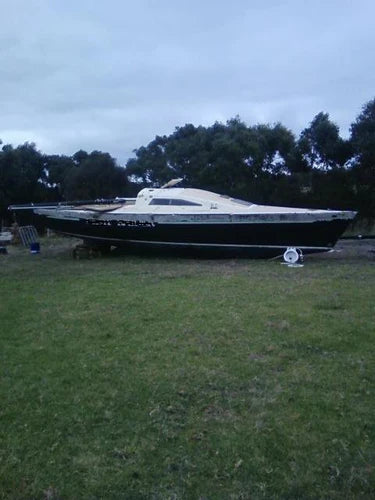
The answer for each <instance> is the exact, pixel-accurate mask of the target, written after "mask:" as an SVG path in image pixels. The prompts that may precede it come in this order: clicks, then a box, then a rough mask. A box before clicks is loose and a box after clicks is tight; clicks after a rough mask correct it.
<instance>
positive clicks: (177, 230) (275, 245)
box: [41, 216, 349, 257]
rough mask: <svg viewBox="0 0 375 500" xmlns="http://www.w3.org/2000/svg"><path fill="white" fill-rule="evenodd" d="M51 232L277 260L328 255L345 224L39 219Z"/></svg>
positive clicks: (108, 241)
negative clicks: (289, 251) (291, 254)
mask: <svg viewBox="0 0 375 500" xmlns="http://www.w3.org/2000/svg"><path fill="white" fill-rule="evenodd" d="M41 217H43V219H44V222H45V224H46V226H47V227H49V228H51V229H52V230H54V231H56V232H59V233H63V234H67V235H70V236H74V237H77V238H81V239H83V240H85V241H87V242H91V243H96V244H99V245H111V246H117V247H121V246H129V245H132V246H137V247H144V246H147V247H153V248H166V249H168V248H169V249H176V248H177V249H195V250H198V249H200V250H204V251H205V252H213V253H220V254H224V253H228V254H233V253H238V254H246V255H249V256H256V257H262V256H264V257H271V256H274V255H280V254H282V253H283V252H284V250H285V249H286V248H287V247H297V248H300V249H301V250H302V251H303V253H312V252H324V251H328V250H329V249H331V248H332V247H333V246H334V245H335V243H336V241H337V239H338V238H339V237H340V235H341V234H342V233H343V232H344V230H345V228H346V227H347V225H348V223H349V221H348V220H345V219H335V220H330V221H317V222H296V223H290V222H284V223H282V222H278V223H238V224H235V223H234V224H233V223H210V222H201V223H173V224H172V223H165V224H163V223H147V222H135V223H134V222H130V223H129V222H127V223H124V224H122V223H121V221H115V220H107V221H104V220H101V219H99V220H95V219H88V220H87V219H79V220H78V219H77V220H70V219H58V218H49V217H44V216H41Z"/></svg>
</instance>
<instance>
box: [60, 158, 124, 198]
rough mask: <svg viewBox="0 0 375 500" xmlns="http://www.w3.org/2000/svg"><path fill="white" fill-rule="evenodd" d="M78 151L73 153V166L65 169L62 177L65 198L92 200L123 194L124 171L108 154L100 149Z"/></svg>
mask: <svg viewBox="0 0 375 500" xmlns="http://www.w3.org/2000/svg"><path fill="white" fill-rule="evenodd" d="M78 153H79V158H80V159H79V160H77V154H78ZM78 153H76V155H73V160H75V162H76V164H75V166H73V167H72V168H71V169H69V170H68V171H67V174H66V176H65V179H64V196H65V198H66V199H69V200H78V199H81V200H93V199H97V198H112V197H115V196H124V194H125V192H126V188H127V177H126V172H125V169H124V168H122V167H119V166H117V165H116V161H115V160H114V158H112V157H111V155H110V154H108V153H102V152H101V151H93V152H92V153H90V154H88V153H86V154H82V153H83V152H82V151H80V152H78Z"/></svg>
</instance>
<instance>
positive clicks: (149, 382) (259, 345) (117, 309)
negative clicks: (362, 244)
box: [0, 239, 375, 499]
mask: <svg viewBox="0 0 375 500" xmlns="http://www.w3.org/2000/svg"><path fill="white" fill-rule="evenodd" d="M70 244H71V243H70V241H69V240H59V239H56V240H53V239H51V240H44V241H42V253H41V255H38V256H31V255H29V254H28V253H27V252H26V250H23V249H20V248H11V252H10V254H9V255H8V256H0V259H1V260H0V280H1V281H0V283H1V290H0V300H1V302H0V308H1V313H0V314H1V315H0V321H1V323H0V329H1V333H0V342H1V345H0V376H1V385H0V391H1V393H0V396H1V400H0V404H1V406H0V498H6V499H8V498H9V499H33V498H36V499H57V498H60V499H78V498H79V499H80V498H92V499H96V498H108V499H112V498H114V499H116V498H124V499H133V498H134V499H143V498H144V499H149V498H150V499H166V498H170V499H185V498H186V499H190V498H191V499H216V498H219V499H258V498H267V499H269V498H277V499H279V498H283V499H284V498H285V499H293V498H296V499H297V498H311V499H312V498H314V499H316V498H327V499H328V498H329V499H331V498H334V499H335V498H337V499H342V498H353V499H356V498H374V496H375V469H374V467H375V448H374V443H375V418H374V416H375V392H374V391H375V386H374V381H375V362H374V361H375V360H374V358H375V354H374V337H375V327H374V318H375V301H374V298H375V267H374V263H373V262H372V261H371V259H363V258H361V259H359V258H354V257H351V258H349V259H344V258H340V259H335V258H333V259H332V258H331V259H328V258H327V257H314V258H311V259H310V260H308V261H307V264H306V265H305V267H303V268H288V267H287V266H282V265H280V263H279V262H267V261H254V260H227V261H226V260H218V261H213V260H212V261H211V260H197V259H195V260H194V259H178V258H176V259H173V258H160V257H153V258H151V257H137V256H134V255H133V256H126V255H122V256H110V257H107V258H103V259H94V260H81V261H74V260H73V259H72V258H71V257H70V254H69V251H68V246H69V245H70Z"/></svg>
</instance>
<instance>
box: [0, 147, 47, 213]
mask: <svg viewBox="0 0 375 500" xmlns="http://www.w3.org/2000/svg"><path fill="white" fill-rule="evenodd" d="M45 177H46V172H45V169H44V161H43V155H42V154H41V153H40V151H38V150H37V149H36V146H35V144H33V143H27V142H26V143H25V144H23V145H21V146H18V147H17V148H13V147H12V146H11V145H9V144H7V145H5V146H3V148H2V151H1V152H0V211H1V215H2V216H3V217H5V216H6V215H7V207H8V205H9V204H11V203H27V202H38V201H41V200H43V199H44V197H45V195H46V191H47V188H46V186H45Z"/></svg>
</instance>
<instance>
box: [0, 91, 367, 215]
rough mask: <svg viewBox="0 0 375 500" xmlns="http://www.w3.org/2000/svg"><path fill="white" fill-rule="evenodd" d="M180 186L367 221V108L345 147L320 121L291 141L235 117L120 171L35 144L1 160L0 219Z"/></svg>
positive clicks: (161, 141)
mask: <svg viewBox="0 0 375 500" xmlns="http://www.w3.org/2000/svg"><path fill="white" fill-rule="evenodd" d="M176 177H182V178H183V179H184V185H185V186H191V187H196V188H202V189H208V190H212V191H216V192H219V193H225V194H228V195H231V196H235V197H238V198H243V199H246V200H250V201H253V202H255V203H267V204H274V205H276V204H282V205H290V206H309V207H322V208H325V207H329V208H342V209H346V208H350V209H356V210H359V212H360V215H361V217H362V218H374V217H375V99H373V100H371V101H369V102H367V103H366V104H365V105H364V106H363V108H362V111H361V113H360V114H359V115H358V116H357V118H356V119H355V121H354V122H353V123H352V125H351V127H350V135H349V137H348V138H347V139H343V138H342V137H341V136H340V131H339V128H338V126H337V125H336V124H335V123H333V122H332V121H331V120H330V118H329V115H328V113H324V112H321V113H319V114H317V115H316V116H315V117H314V118H313V120H312V122H311V123H310V124H309V125H308V127H306V128H305V129H304V130H303V131H302V132H301V134H300V135H299V137H296V136H295V135H294V134H293V133H292V132H291V131H290V130H289V129H288V128H286V127H285V126H284V125H282V124H281V123H277V124H274V125H270V124H257V125H251V126H249V125H247V124H245V123H244V122H243V121H242V120H241V119H240V118H239V117H235V118H232V119H230V120H229V121H227V123H226V124H223V123H214V124H213V125H212V126H210V127H203V126H194V125H191V124H187V125H184V126H183V127H177V128H176V129H175V131H174V132H173V133H172V134H171V135H169V136H156V137H155V139H154V140H153V141H151V142H150V143H149V144H148V145H147V146H142V147H140V148H138V149H136V150H135V151H134V157H133V158H131V159H129V160H128V161H127V163H126V165H124V166H120V165H118V164H117V162H116V160H115V159H114V158H113V157H112V156H111V155H110V154H109V153H104V152H101V151H93V152H91V153H88V152H86V151H83V150H80V151H78V152H77V153H75V154H74V155H72V156H66V155H47V154H43V153H42V152H40V151H38V150H37V148H36V146H35V144H32V143H25V144H23V145H20V146H18V147H13V146H12V145H9V144H6V145H3V146H2V149H1V151H0V215H1V217H2V218H6V217H7V207H8V205H10V204H15V203H29V202H34V203H36V202H50V201H65V200H70V201H71V200H93V199H97V198H112V197H115V196H135V195H136V193H137V192H138V191H139V189H141V188H142V187H145V186H154V187H155V186H160V185H162V184H164V183H165V182H168V181H169V180H170V179H172V178H176Z"/></svg>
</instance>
